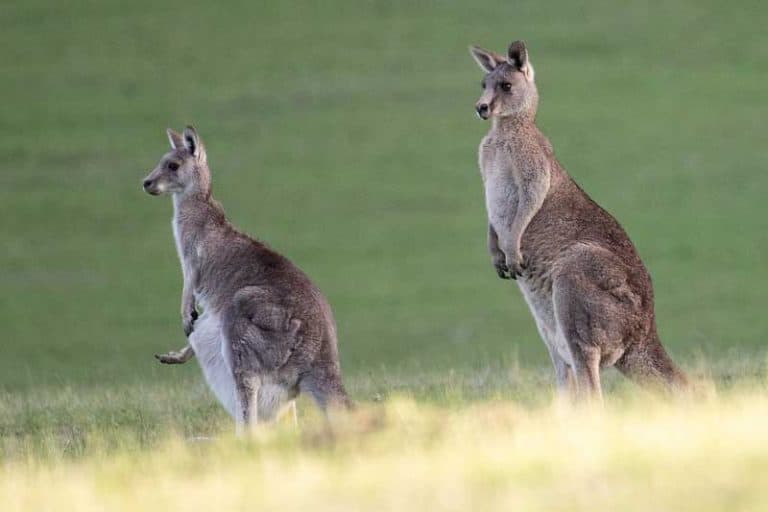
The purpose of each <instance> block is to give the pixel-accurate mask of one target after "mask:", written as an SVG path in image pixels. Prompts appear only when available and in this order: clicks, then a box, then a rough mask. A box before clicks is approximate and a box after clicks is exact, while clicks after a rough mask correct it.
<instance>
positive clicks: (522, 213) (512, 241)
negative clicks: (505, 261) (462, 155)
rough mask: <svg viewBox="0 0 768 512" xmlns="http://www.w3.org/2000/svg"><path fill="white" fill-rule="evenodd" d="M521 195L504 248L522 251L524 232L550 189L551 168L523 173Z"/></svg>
mask: <svg viewBox="0 0 768 512" xmlns="http://www.w3.org/2000/svg"><path fill="white" fill-rule="evenodd" d="M519 190H520V197H519V200H518V204H517V211H516V212H515V216H514V218H513V219H512V222H511V223H510V225H509V229H508V231H507V233H506V236H504V240H503V247H502V250H504V251H505V252H506V251H507V250H510V249H511V250H513V251H515V253H519V252H520V245H521V242H522V239H523V234H524V233H525V230H526V229H527V228H528V225H529V224H530V223H531V220H533V217H534V216H535V215H536V214H537V213H538V212H539V210H540V209H541V206H542V205H543V204H544V198H546V196H547V192H548V191H549V169H548V168H546V167H545V168H544V169H539V170H537V171H532V172H528V173H524V174H523V179H522V180H521V183H520V188H519Z"/></svg>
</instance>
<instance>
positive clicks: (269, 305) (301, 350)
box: [143, 126, 350, 429]
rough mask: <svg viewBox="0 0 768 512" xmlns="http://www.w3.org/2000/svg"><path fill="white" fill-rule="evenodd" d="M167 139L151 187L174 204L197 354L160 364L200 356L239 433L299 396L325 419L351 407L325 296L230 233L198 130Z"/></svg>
mask: <svg viewBox="0 0 768 512" xmlns="http://www.w3.org/2000/svg"><path fill="white" fill-rule="evenodd" d="M168 139H169V140H170V143H171V151H170V152H168V153H166V154H165V155H164V156H163V157H162V158H161V159H160V163H159V164H158V165H157V167H156V168H155V169H154V170H153V171H152V172H151V173H150V174H149V176H147V178H146V179H145V180H144V183H143V187H144V190H145V191H146V192H147V193H149V194H151V195H160V194H166V195H168V194H170V195H171V196H172V197H173V211H174V214H173V223H172V226H173V235H174V238H175V239H176V249H177V250H178V254H179V259H180V260H181V270H182V275H183V277H184V287H183V292H182V295H181V321H182V326H183V328H184V333H185V334H186V335H187V336H188V342H189V344H188V345H187V346H186V347H184V348H183V349H181V350H180V351H176V352H169V353H167V354H164V355H162V356H156V357H158V359H160V361H161V362H163V363H184V362H186V361H188V360H189V359H190V358H191V357H192V356H193V355H196V356H197V358H198V361H199V362H200V366H201V367H202V370H203V374H204V375H205V378H206V380H207V381H208V385H209V386H210V387H211V389H212V391H213V392H214V394H215V395H216V397H217V398H218V400H219V401H220V402H221V404H222V405H223V406H224V408H225V409H226V410H227V411H228V412H229V413H230V414H231V415H232V416H233V417H234V418H235V420H236V422H237V425H238V427H239V429H241V428H242V427H243V426H245V425H248V424H253V423H257V422H270V421H272V420H274V419H275V418H276V417H277V415H278V414H279V413H280V412H281V410H282V409H283V407H284V406H286V405H292V406H293V407H295V406H294V405H293V400H294V399H295V398H296V397H297V396H298V394H299V393H300V392H306V393H308V394H309V395H311V396H312V398H314V400H315V402H316V403H317V405H318V406H319V407H320V408H321V409H322V410H324V411H325V410H326V409H327V408H328V407H329V406H344V407H347V406H349V405H350V401H349V398H348V397H347V393H346V391H345V390H344V386H343V385H342V381H341V368H340V366H339V356H338V349H337V341H336V324H335V321H334V318H333V313H332V312H331V308H330V306H329V305H328V302H327V301H326V299H325V297H324V296H323V294H322V293H321V292H320V290H319V289H318V288H317V287H316V286H315V285H314V283H312V281H311V280H310V279H309V278H308V277H307V276H306V275H305V274H304V272H302V271H301V270H300V269H299V268H298V267H297V266H295V265H294V264H293V263H291V262H290V261H289V260H288V259H287V258H285V257H283V256H282V255H280V254H278V253H277V252H275V251H273V250H271V249H270V248H269V247H267V246H266V245H264V244H263V243H261V242H259V241H257V240H254V239H252V238H250V237H248V236H247V235H245V234H243V233H241V232H240V231H238V230H237V229H236V228H234V227H233V226H232V225H231V224H230V223H229V221H228V220H227V218H226V216H225V214H224V210H223V209H222V207H221V206H220V205H219V203H218V202H216V201H215V200H214V199H213V198H212V196H211V171H210V168H209V167H208V159H207V156H206V151H205V146H204V145H203V142H202V140H201V139H200V137H199V136H198V134H197V132H196V131H195V129H194V128H193V127H191V126H188V127H187V128H186V129H185V130H184V134H183V135H181V134H179V133H177V132H175V131H173V130H170V129H169V130H168ZM198 306H199V307H201V308H202V313H201V314H200V315H199V317H198ZM294 412H295V409H294Z"/></svg>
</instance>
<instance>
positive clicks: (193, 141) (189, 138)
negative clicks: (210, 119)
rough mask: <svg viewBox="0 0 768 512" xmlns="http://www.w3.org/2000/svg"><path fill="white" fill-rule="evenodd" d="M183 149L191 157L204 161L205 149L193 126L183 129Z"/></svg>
mask: <svg viewBox="0 0 768 512" xmlns="http://www.w3.org/2000/svg"><path fill="white" fill-rule="evenodd" d="M184 147H185V148H187V151H189V152H190V153H191V154H192V156H194V157H195V158H197V159H198V160H200V161H205V159H206V155H205V147H204V146H203V141H202V140H200V136H199V135H198V134H197V130H195V127H194V126H187V127H186V128H184Z"/></svg>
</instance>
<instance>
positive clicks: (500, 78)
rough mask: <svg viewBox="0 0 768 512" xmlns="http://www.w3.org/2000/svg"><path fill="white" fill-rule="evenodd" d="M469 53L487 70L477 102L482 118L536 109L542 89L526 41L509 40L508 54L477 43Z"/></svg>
mask: <svg viewBox="0 0 768 512" xmlns="http://www.w3.org/2000/svg"><path fill="white" fill-rule="evenodd" d="M469 53H470V54H471V55H472V57H473V58H474V59H475V61H476V62H477V63H478V65H479V66H480V68H481V69H482V70H483V71H485V76H484V77H483V81H482V87H483V93H482V95H481V96H480V99H479V100H478V101H477V104H476V105H475V109H476V110H477V115H478V116H480V118H481V119H488V118H489V117H491V116H496V117H506V116H512V115H516V114H521V113H528V114H535V113H536V106H537V104H538V99H539V93H538V92H537V91H536V83H535V82H534V81H533V66H532V65H531V62H530V61H529V60H528V49H527V48H526V47H525V43H524V42H523V41H515V42H513V43H512V44H510V45H509V49H508V50H507V56H506V57H504V56H503V55H500V54H498V53H494V52H491V51H488V50H484V49H483V48H480V47H478V46H471V47H470V48H469Z"/></svg>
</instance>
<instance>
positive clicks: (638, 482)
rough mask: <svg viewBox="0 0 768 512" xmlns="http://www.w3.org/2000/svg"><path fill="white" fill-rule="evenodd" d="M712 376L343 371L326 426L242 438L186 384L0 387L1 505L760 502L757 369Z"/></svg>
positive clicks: (308, 417) (613, 506)
mask: <svg viewBox="0 0 768 512" xmlns="http://www.w3.org/2000/svg"><path fill="white" fill-rule="evenodd" d="M711 375H713V380H714V381H715V382H716V383H717V384H718V387H719V388H720V389H719V392H718V393H717V394H713V395H712V396H710V397H708V398H700V399H697V400H684V401H681V400H674V401H667V400H660V399H658V398H656V397H653V396H650V395H647V394H645V393H642V392H638V391H637V389H636V388H634V387H629V386H626V385H625V384H624V382H623V381H622V380H619V379H609V386H608V387H609V388H610V389H611V392H610V393H609V396H608V402H607V404H606V407H605V409H604V410H580V409H575V408H572V407H568V406H565V405H563V404H561V403H558V402H556V401H555V402H553V401H552V400H551V395H550V394H549V393H548V391H549V383H548V380H547V376H546V375H545V374H544V373H537V372H531V371H528V372H527V373H526V372H523V373H520V372H519V369H511V370H509V371H506V372H505V371H500V370H498V369H495V370H488V371H487V372H486V373H485V374H483V372H474V373H470V372H467V373H460V374H450V375H446V376H443V377H442V378H439V377H430V376H428V375H427V376H421V377H419V380H418V381H417V380H413V379H412V380H411V381H407V380H406V381H404V384H403V386H405V387H404V388H402V389H401V390H400V391H399V392H398V391H397V390H396V391H395V392H394V393H393V394H391V395H387V394H384V395H382V394H379V386H382V389H383V388H386V387H387V386H388V383H386V382H377V381H374V380H372V379H369V380H365V381H363V380H360V381H357V382H354V383H353V385H354V386H355V387H356V389H358V390H361V391H362V393H363V394H364V395H365V398H366V400H364V401H361V403H360V406H359V407H358V409H357V410H356V411H355V412H354V413H352V414H349V415H342V416H336V417H334V418H333V422H332V429H331V430H329V429H328V425H327V424H326V423H325V422H323V421H322V420H321V418H320V417H319V414H318V413H316V411H314V409H313V408H312V407H310V406H309V404H307V403H302V404H301V407H300V412H301V419H300V426H299V428H298V429H294V428H292V427H291V426H289V425H287V424H285V425H280V426H278V427H277V428H274V429H269V430H268V431H260V432H257V433H256V435H255V436H254V437H253V438H252V439H248V440H242V439H236V438H235V437H233V435H232V430H233V429H232V424H231V422H230V420H229V419H228V418H227V417H225V416H224V415H223V414H222V412H221V411H220V409H219V408H218V406H216V405H215V404H213V403H212V402H211V401H210V399H209V398H208V397H207V396H206V395H203V396H201V394H204V393H205V391H204V389H202V388H200V387H199V386H198V384H199V382H193V381H181V382H180V383H178V384H177V385H176V386H172V387H170V388H169V387H166V388H162V389H158V388H152V387H150V386H146V387H134V388H130V389H123V391H121V392H113V391H110V390H107V389H104V390H91V391H89V392H83V391H82V390H77V389H68V390H49V391H47V392H45V393H41V394H39V395H36V396H34V397H30V395H28V394H27V395H17V396H15V397H14V396H11V395H8V396H4V397H3V398H4V400H2V401H0V404H2V405H0V407H2V410H0V418H2V419H3V424H2V425H1V427H2V434H3V435H2V457H3V458H2V463H0V503H3V507H2V510H3V511H4V512H11V511H22V510H23V511H28V510H57V511H59V510H78V511H87V510H106V509H108V510H147V511H152V510H169V509H178V510H193V511H194V510H240V509H249V510H308V509H311V510H314V511H324V510H400V511H408V510H425V509H429V510H431V511H438V510H569V511H578V510H697V511H708V510H755V511H757V510H766V507H768V488H766V481H768V480H767V479H768V430H767V429H766V428H765V425H766V424H767V423H768V396H766V393H765V391H766V380H765V376H764V375H761V376H759V377H755V376H752V377H749V378H741V379H738V381H737V383H736V384H733V382H731V385H730V386H727V385H726V384H727V382H728V380H729V379H727V378H724V375H723V374H718V372H717V371H715V372H712V373H711ZM401 377H402V376H398V375H393V376H392V379H393V381H395V380H396V381H400V382H403V379H402V378H401ZM406 390H410V391H406ZM84 393H85V394H84ZM401 393H403V394H401ZM404 393H408V394H407V395H406V394H404ZM201 437H204V438H205V439H200V438H201Z"/></svg>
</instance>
